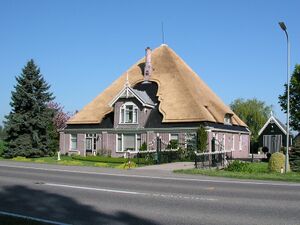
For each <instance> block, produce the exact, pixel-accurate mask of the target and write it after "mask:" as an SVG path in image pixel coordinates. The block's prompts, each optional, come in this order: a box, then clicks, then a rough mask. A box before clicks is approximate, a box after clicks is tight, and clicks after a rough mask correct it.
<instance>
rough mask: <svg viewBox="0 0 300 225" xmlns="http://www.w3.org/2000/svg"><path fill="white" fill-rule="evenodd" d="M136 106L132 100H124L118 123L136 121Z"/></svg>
mask: <svg viewBox="0 0 300 225" xmlns="http://www.w3.org/2000/svg"><path fill="white" fill-rule="evenodd" d="M137 117H138V107H137V106H136V105H135V104H134V103H133V102H126V103H125V104H123V105H122V106H121V109H120V123H137Z"/></svg>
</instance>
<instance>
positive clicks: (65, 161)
mask: <svg viewBox="0 0 300 225" xmlns="http://www.w3.org/2000/svg"><path fill="white" fill-rule="evenodd" d="M0 159H1V160H11V161H17V162H33V163H46V164H56V165H65V166H94V167H109V168H117V169H127V168H128V166H127V165H125V164H124V163H109V162H91V161H84V160H76V159H73V158H72V157H71V156H61V160H60V161H58V160H57V157H41V158H25V157H16V158H12V159H3V158H0ZM134 165H135V164H134ZM135 166H136V165H135Z"/></svg>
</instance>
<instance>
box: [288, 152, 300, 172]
mask: <svg viewBox="0 0 300 225" xmlns="http://www.w3.org/2000/svg"><path fill="white" fill-rule="evenodd" d="M290 163H291V170H293V171H294V172H300V146H295V147H292V149H291V151H290Z"/></svg>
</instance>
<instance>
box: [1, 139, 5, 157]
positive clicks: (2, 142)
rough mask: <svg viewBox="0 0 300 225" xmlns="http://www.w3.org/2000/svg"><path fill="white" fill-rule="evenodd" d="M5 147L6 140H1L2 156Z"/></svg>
mask: <svg viewBox="0 0 300 225" xmlns="http://www.w3.org/2000/svg"><path fill="white" fill-rule="evenodd" d="M4 149H5V142H4V141H1V140H0V156H2V154H3V152H4Z"/></svg>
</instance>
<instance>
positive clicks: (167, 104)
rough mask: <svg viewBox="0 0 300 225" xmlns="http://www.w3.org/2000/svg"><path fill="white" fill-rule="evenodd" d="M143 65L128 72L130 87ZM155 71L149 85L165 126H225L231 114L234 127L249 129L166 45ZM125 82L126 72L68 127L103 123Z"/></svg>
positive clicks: (154, 64) (156, 57) (155, 57)
mask: <svg viewBox="0 0 300 225" xmlns="http://www.w3.org/2000/svg"><path fill="white" fill-rule="evenodd" d="M144 63H145V59H144V57H143V58H142V59H141V60H139V61H138V62H137V63H136V64H135V65H133V66H132V67H131V68H130V69H129V70H128V77H129V82H130V85H131V86H134V85H135V84H137V83H139V82H142V81H143V65H144ZM152 67H153V72H152V74H151V77H150V81H154V82H156V83H157V84H158V93H157V95H158V100H159V102H160V104H159V111H160V112H161V113H162V115H163V121H162V122H163V123H169V122H201V121H209V122H216V123H224V116H225V115H226V114H231V115H233V116H232V124H233V125H240V126H247V125H246V124H245V123H244V122H243V121H242V120H241V119H240V118H239V117H238V116H236V115H235V114H234V113H233V111H232V110H231V109H230V108H229V107H228V106H227V105H225V104H224V103H223V102H222V100H221V99H220V98H219V97H218V96H217V95H216V94H215V93H214V92H213V91H212V90H211V89H210V88H209V87H208V86H207V85H206V84H205V83H204V82H203V81H202V80H201V78H200V77H199V76H198V75H197V74H196V73H195V72H194V71H193V70H192V69H191V68H190V67H189V66H188V65H187V64H186V63H185V62H184V61H183V60H182V59H181V58H180V57H179V56H178V55H177V54H176V53H175V52H174V51H173V50H172V49H171V48H169V47H168V46H167V45H161V46H160V47H158V48H156V49H154V50H153V52H152ZM125 82H126V72H125V73H124V74H122V75H121V76H120V77H119V78H118V79H117V80H116V81H114V82H113V83H112V84H111V85H110V86H109V87H108V88H107V89H105V90H104V91H103V92H102V93H101V94H100V95H98V96H97V97H96V98H95V99H94V100H93V101H92V102H90V103H89V104H88V105H86V106H85V107H84V108H83V109H82V110H81V111H79V112H78V113H77V114H76V115H75V116H74V117H73V118H71V119H70V120H69V121H68V122H67V123H68V124H95V123H100V122H101V121H102V119H103V118H104V116H105V115H106V114H108V113H110V112H112V111H113V108H112V107H110V106H109V103H110V102H111V101H112V100H113V99H114V98H115V96H116V95H117V94H118V93H119V92H120V91H121V90H122V89H123V88H124V84H125Z"/></svg>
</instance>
